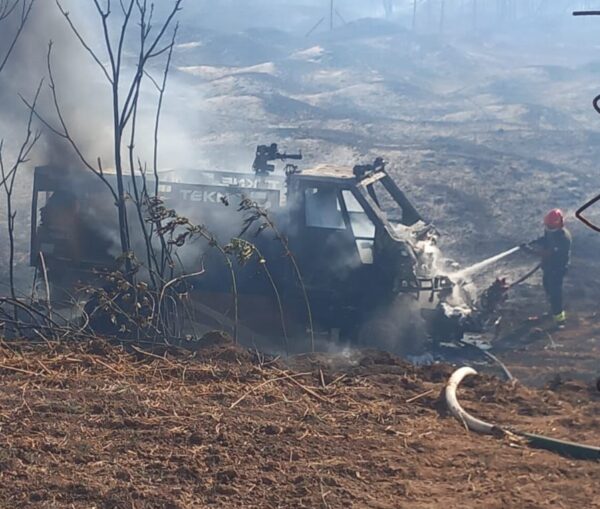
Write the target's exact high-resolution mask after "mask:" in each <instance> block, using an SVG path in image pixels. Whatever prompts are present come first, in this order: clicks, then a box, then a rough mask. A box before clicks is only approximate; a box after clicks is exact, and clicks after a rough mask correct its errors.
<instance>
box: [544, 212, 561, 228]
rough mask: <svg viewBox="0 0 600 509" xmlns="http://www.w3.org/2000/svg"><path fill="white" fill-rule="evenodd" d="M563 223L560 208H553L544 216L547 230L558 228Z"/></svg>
mask: <svg viewBox="0 0 600 509" xmlns="http://www.w3.org/2000/svg"><path fill="white" fill-rule="evenodd" d="M564 224H565V215H564V214H563V212H562V210H560V209H553V210H551V211H550V212H548V213H547V214H546V215H545V216H544V226H545V227H546V228H548V229H549V230H559V229H560V228H562V227H563V226H564Z"/></svg>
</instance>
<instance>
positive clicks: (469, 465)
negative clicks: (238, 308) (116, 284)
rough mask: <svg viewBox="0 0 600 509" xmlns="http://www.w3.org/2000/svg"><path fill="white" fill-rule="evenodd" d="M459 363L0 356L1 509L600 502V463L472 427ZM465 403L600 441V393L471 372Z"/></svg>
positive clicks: (214, 342) (214, 347) (75, 349)
mask: <svg viewBox="0 0 600 509" xmlns="http://www.w3.org/2000/svg"><path fill="white" fill-rule="evenodd" d="M450 372H451V368H447V367H443V366H435V367H429V368H422V369H420V368H413V367H411V366H408V365H406V364H404V363H403V362H402V361H400V360H398V359H397V358H395V357H393V356H390V355H388V354H382V353H377V352H371V351H366V352H362V353H360V354H356V355H354V356H347V357H344V356H337V357H332V356H319V355H313V356H310V355H308V356H301V357H295V358H294V359H292V361H291V362H290V363H289V364H288V365H286V366H284V365H283V364H282V363H281V362H280V361H265V360H264V359H257V358H255V357H254V356H252V355H251V354H249V353H248V352H246V351H244V350H242V349H239V348H236V347H235V346H233V345H231V344H230V343H229V342H228V341H227V340H226V338H223V337H219V336H215V335H213V336H212V339H211V341H209V342H207V343H206V344H205V345H204V346H203V347H202V348H200V349H197V351H195V352H185V351H182V350H175V349H167V350H164V351H162V352H157V351H156V350H155V351H154V353H149V352H145V351H142V350H139V351H134V350H130V351H126V350H124V349H122V348H118V347H113V346H109V345H106V344H104V343H92V344H86V345H70V346H64V345H61V346H43V347H36V348H33V347H23V348H20V349H19V350H18V351H17V350H16V347H15V346H14V345H11V348H9V347H7V346H5V347H3V348H2V349H0V377H1V380H2V385H1V387H2V388H1V390H0V426H1V434H0V440H1V445H2V447H1V449H0V475H1V480H2V483H1V484H0V486H1V487H0V506H1V507H74V508H90V507H97V508H138V509H140V508H199V507H227V508H231V507H256V508H275V507H285V508H293V507H310V508H319V507H320V508H338V507H339V508H341V507H344V508H346V507H369V508H394V509H396V508H402V507H411V508H433V507H465V508H469V507H486V508H495V507H497V508H504V507H520V508H535V507H565V508H567V507H586V508H589V507H600V488H598V479H599V476H600V464H598V463H594V462H585V461H576V460H572V459H568V458H564V457H561V456H558V455H555V454H552V453H550V452H545V451H539V450H534V449H531V448H529V447H527V446H525V445H523V444H521V443H518V442H509V441H507V440H503V439H498V438H494V437H490V436H480V435H476V434H473V433H468V432H467V431H465V429H464V428H463V427H462V426H461V425H460V424H459V423H458V422H457V421H456V420H454V419H453V418H452V417H448V416H446V415H445V414H444V411H443V406H442V405H440V404H439V402H438V395H439V393H440V391H441V390H442V388H443V386H444V383H445V381H446V380H447V378H448V376H449V374H450ZM460 399H461V401H462V402H463V404H464V406H465V407H466V408H468V409H469V410H471V411H472V412H473V413H475V414H477V415H479V416H481V417H484V418H488V419H490V420H493V421H495V422H497V423H499V424H510V425H513V426H515V427H517V428H519V429H523V430H528V431H535V432H541V433H546V434H549V435H552V436H555V437H559V438H570V439H574V440H581V441H584V442H588V443H590V444H594V443H595V444H598V429H599V424H600V395H598V394H597V393H596V392H595V391H594V390H593V389H592V387H591V386H586V385H584V384H582V383H574V382H570V383H562V384H557V385H556V386H555V389H554V390H550V389H545V390H532V389H527V388H525V387H523V386H521V385H519V384H518V383H517V384H506V383H503V382H500V381H499V380H497V379H494V378H491V377H484V376H481V377H474V378H473V379H472V380H471V379H468V380H466V381H465V383H464V387H463V388H462V389H461V392H460Z"/></svg>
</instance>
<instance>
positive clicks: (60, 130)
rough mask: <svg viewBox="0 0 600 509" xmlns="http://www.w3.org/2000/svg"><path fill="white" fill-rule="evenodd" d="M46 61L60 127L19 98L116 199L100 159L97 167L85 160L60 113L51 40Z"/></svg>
mask: <svg viewBox="0 0 600 509" xmlns="http://www.w3.org/2000/svg"><path fill="white" fill-rule="evenodd" d="M46 61H47V67H48V77H49V80H50V84H49V87H50V90H51V92H52V99H53V103H54V109H55V112H56V116H57V118H58V122H59V125H60V127H55V126H53V125H52V124H51V123H50V122H49V121H48V120H46V119H45V118H44V117H43V116H42V115H41V114H40V113H39V112H38V110H37V107H36V105H35V104H30V103H29V102H28V101H27V100H26V99H24V98H23V97H21V100H22V101H23V102H24V103H25V105H26V106H27V107H28V108H29V110H30V112H31V114H32V115H35V117H36V118H37V119H38V120H40V122H42V124H44V125H45V126H46V127H47V128H48V129H49V130H50V131H52V132H53V133H54V134H55V135H57V136H59V137H60V138H62V139H64V140H66V141H67V142H69V144H70V145H71V147H72V148H73V150H74V151H75V153H76V154H77V157H79V159H80V160H81V162H82V163H83V164H84V165H85V167H86V168H88V169H89V170H90V171H91V172H92V173H94V174H95V175H96V176H97V177H99V178H100V180H101V181H102V182H103V183H104V184H105V185H106V186H107V187H108V189H109V190H110V192H111V194H112V195H113V198H114V199H115V201H116V200H117V194H116V193H115V190H114V189H113V186H112V185H111V184H110V182H108V180H106V178H105V176H104V171H103V170H102V166H101V165H100V160H98V163H99V166H98V168H95V167H94V166H92V165H91V164H90V163H89V162H88V161H87V159H86V158H85V156H84V155H83V152H82V151H81V149H80V148H79V146H78V144H77V142H76V141H75V140H74V138H73V137H72V136H71V133H70V131H69V128H68V126H67V123H66V121H65V118H64V116H63V113H62V108H61V106H60V102H59V100H58V94H57V92H56V83H55V81H54V72H53V71H52V42H50V43H49V44H48V54H47V57H46Z"/></svg>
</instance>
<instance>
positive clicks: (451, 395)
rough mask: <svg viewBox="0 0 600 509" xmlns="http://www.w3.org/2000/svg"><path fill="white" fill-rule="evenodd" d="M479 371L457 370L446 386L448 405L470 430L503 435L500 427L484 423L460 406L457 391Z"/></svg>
mask: <svg viewBox="0 0 600 509" xmlns="http://www.w3.org/2000/svg"><path fill="white" fill-rule="evenodd" d="M476 374H477V371H475V370H474V369H473V368H469V367H463V368H459V369H457V370H456V371H455V372H454V373H452V376H451V377H450V380H448V384H447V385H446V391H445V396H446V405H448V408H449V410H450V412H451V413H452V415H453V416H454V417H456V418H457V419H458V420H459V421H461V422H462V423H464V425H465V426H466V427H467V428H468V429H470V430H471V431H476V432H478V433H486V434H488V435H492V434H498V433H503V430H502V429H501V428H499V427H498V426H495V425H493V424H490V423H488V422H485V421H482V420H481V419H477V418H476V417H473V416H472V415H470V414H468V413H467V412H466V411H465V410H464V409H463V408H462V407H461V406H460V404H459V402H458V399H457V398H456V390H457V389H458V386H459V385H460V383H461V382H462V381H463V379H464V378H465V377H467V376H471V375H476Z"/></svg>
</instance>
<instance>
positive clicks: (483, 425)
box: [444, 367, 600, 460]
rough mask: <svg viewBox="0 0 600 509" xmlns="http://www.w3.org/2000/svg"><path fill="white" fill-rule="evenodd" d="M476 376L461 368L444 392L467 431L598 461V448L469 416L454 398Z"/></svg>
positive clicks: (474, 373) (599, 448) (451, 407)
mask: <svg viewBox="0 0 600 509" xmlns="http://www.w3.org/2000/svg"><path fill="white" fill-rule="evenodd" d="M476 374H477V371H475V370H474V369H473V368H470V367H462V368H459V369H457V370H456V371H455V372H454V373H452V376H450V379H449V380H448V383H447V385H446V388H445V391H444V393H445V400H446V405H447V406H448V409H449V410H450V413H452V415H453V416H454V417H455V418H456V419H458V420H459V421H460V422H462V423H463V424H464V426H465V427H466V428H467V429H469V430H471V431H475V432H477V433H483V434H487V435H495V436H503V437H504V436H506V437H508V436H511V435H512V436H514V435H516V436H518V437H521V438H523V439H524V440H525V441H526V442H527V443H528V445H529V446H531V447H534V448H536V449H545V450H547V451H551V452H555V453H557V454H560V455H563V456H568V457H570V458H574V459H582V460H600V447H595V446H591V445H586V444H580V443H577V442H569V441H566V440H559V439H556V438H550V437H546V436H542V435H537V434H534V433H527V432H524V431H518V430H515V429H512V428H503V427H501V426H498V425H495V424H491V423H488V422H485V421H482V420H481V419H478V418H477V417H474V416H472V415H471V414H469V413H468V412H467V411H465V410H464V409H463V408H462V407H461V406H460V403H459V402H458V398H457V397H456V391H457V389H458V386H459V385H460V383H461V382H462V381H463V379H464V378H466V377H467V376H471V375H476Z"/></svg>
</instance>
